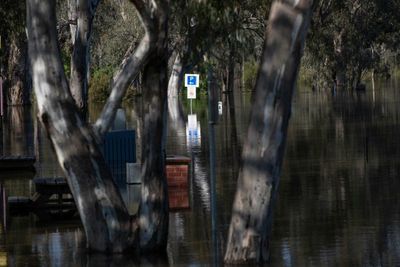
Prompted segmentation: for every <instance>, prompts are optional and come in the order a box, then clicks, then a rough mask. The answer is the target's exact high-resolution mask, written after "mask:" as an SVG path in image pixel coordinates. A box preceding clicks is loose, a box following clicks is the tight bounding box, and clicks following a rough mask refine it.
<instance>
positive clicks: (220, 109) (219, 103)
mask: <svg viewBox="0 0 400 267" xmlns="http://www.w3.org/2000/svg"><path fill="white" fill-rule="evenodd" d="M218 114H219V115H222V101H218Z"/></svg>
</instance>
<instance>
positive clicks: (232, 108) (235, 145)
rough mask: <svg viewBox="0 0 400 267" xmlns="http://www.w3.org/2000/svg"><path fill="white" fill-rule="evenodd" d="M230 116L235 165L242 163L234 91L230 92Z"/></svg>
mask: <svg viewBox="0 0 400 267" xmlns="http://www.w3.org/2000/svg"><path fill="white" fill-rule="evenodd" d="M228 97H229V117H230V126H231V146H232V156H233V162H234V163H235V164H233V165H234V166H235V165H236V164H238V163H240V155H241V149H240V146H239V142H238V134H237V127H236V111H235V98H234V92H231V93H229V96H228Z"/></svg>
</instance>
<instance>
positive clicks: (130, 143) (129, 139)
mask: <svg viewBox="0 0 400 267" xmlns="http://www.w3.org/2000/svg"><path fill="white" fill-rule="evenodd" d="M103 154H104V158H105V160H106V161H107V163H108V166H109V167H110V169H111V173H112V175H113V178H114V181H115V182H116V183H117V184H118V185H122V184H124V183H126V163H135V162H136V142H135V131H134V130H122V131H111V132H108V133H107V134H106V136H105V138H104V142H103Z"/></svg>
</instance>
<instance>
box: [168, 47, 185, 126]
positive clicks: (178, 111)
mask: <svg viewBox="0 0 400 267" xmlns="http://www.w3.org/2000/svg"><path fill="white" fill-rule="evenodd" d="M183 75H184V73H183V62H182V57H181V55H179V53H177V55H176V57H175V60H174V65H173V66H172V71H171V75H170V77H169V82H168V114H169V117H170V118H171V120H172V121H173V122H174V125H173V127H175V126H176V128H178V129H180V128H182V127H184V126H185V120H184V118H183V110H182V106H181V104H180V102H179V89H180V88H181V87H182V81H183Z"/></svg>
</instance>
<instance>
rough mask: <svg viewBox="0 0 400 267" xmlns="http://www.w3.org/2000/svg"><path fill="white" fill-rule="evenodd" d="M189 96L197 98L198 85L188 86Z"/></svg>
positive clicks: (189, 97)
mask: <svg viewBox="0 0 400 267" xmlns="http://www.w3.org/2000/svg"><path fill="white" fill-rule="evenodd" d="M187 98H188V99H196V87H193V86H189V87H188V88H187Z"/></svg>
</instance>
